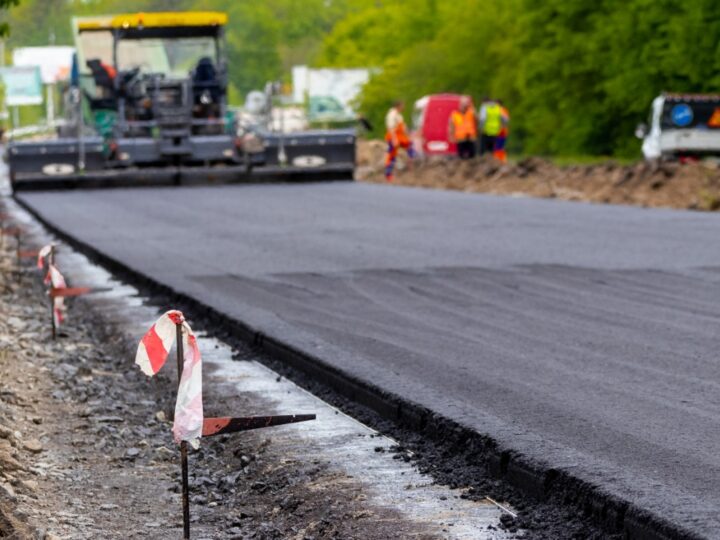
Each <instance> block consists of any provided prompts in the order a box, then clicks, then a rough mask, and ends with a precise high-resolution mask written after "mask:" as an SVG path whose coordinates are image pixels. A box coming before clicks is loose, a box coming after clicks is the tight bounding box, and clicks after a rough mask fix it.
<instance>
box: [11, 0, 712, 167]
mask: <svg viewBox="0 0 720 540" xmlns="http://www.w3.org/2000/svg"><path fill="white" fill-rule="evenodd" d="M16 4H17V0H0V15H1V16H0V22H5V23H8V22H9V23H10V27H11V29H12V32H11V35H10V37H9V41H8V44H9V46H10V48H12V47H16V46H27V45H44V44H48V43H51V42H53V41H54V42H55V43H57V44H70V43H72V36H71V35H70V23H69V20H70V17H71V16H72V15H73V14H74V15H93V14H112V13H121V12H131V11H160V10H170V11H178V10H184V9H198V10H210V9H215V10H220V11H226V12H228V14H229V16H230V23H229V26H228V46H229V47H228V56H229V60H230V77H231V88H230V96H231V99H232V100H233V101H234V102H235V103H237V102H239V101H241V100H242V98H243V97H244V95H245V94H246V93H247V91H249V90H251V89H254V88H262V87H263V86H264V84H265V82H266V81H268V80H275V79H285V80H287V77H288V76H289V71H290V67H291V66H293V65H295V64H300V63H314V64H315V65H319V66H334V67H370V68H376V69H375V72H374V73H375V75H374V76H373V77H372V79H371V81H370V82H369V83H368V84H367V85H366V87H365V88H364V91H363V93H362V95H361V96H360V98H359V106H360V108H361V110H362V112H363V113H364V114H365V115H366V116H368V117H369V118H370V119H371V121H372V122H373V124H374V125H375V126H377V127H378V129H380V128H381V127H382V123H383V122H382V118H383V116H384V114H385V112H386V111H387V108H388V107H389V105H390V103H391V102H392V101H393V100H395V99H398V98H401V99H404V100H405V101H406V102H407V103H408V104H412V103H413V102H414V100H416V99H417V98H419V97H421V96H423V95H425V94H429V93H436V92H459V93H467V94H471V95H472V96H473V97H474V98H475V100H476V101H477V100H478V99H479V98H480V97H481V96H483V95H491V96H495V97H498V98H502V99H503V101H504V102H505V103H506V104H507V105H508V107H509V109H510V112H511V114H512V131H511V137H510V140H509V142H510V148H511V150H514V151H516V152H523V153H539V154H548V155H566V156H572V155H583V154H594V155H615V156H632V155H637V153H638V151H639V144H638V141H637V140H636V139H634V137H633V131H634V127H635V125H636V124H637V123H638V122H639V121H642V120H644V119H645V118H646V116H647V111H648V110H649V105H650V102H651V100H652V98H653V97H654V96H656V95H658V94H659V93H660V92H662V91H677V92H713V91H715V92H717V91H720V2H717V0H596V1H594V2H589V1H587V0H543V1H542V2H539V1H537V0H454V1H453V2H447V1H442V0H264V1H262V2H259V1H257V0H22V1H21V2H20V4H19V5H16ZM13 5H15V7H12V9H10V10H9V11H8V12H5V13H3V12H2V11H1V9H2V8H7V7H9V6H13ZM380 134H381V133H378V135H380Z"/></svg>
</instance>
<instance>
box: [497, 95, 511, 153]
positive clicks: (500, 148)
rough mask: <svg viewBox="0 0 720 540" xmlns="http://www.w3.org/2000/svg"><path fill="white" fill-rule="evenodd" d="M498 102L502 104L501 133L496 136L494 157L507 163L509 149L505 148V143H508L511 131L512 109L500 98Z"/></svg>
mask: <svg viewBox="0 0 720 540" xmlns="http://www.w3.org/2000/svg"><path fill="white" fill-rule="evenodd" d="M497 104H498V105H499V106H500V125H501V128H500V133H498V134H497V137H495V143H494V148H493V157H494V158H495V159H497V160H498V161H502V162H503V163H507V151H506V150H505V144H506V143H507V136H508V133H509V132H510V111H508V110H507V107H505V105H503V102H502V101H500V100H499V99H498V100H497Z"/></svg>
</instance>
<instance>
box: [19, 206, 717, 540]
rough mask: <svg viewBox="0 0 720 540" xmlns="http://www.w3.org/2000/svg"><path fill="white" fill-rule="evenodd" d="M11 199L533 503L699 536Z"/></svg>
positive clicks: (636, 534)
mask: <svg viewBox="0 0 720 540" xmlns="http://www.w3.org/2000/svg"><path fill="white" fill-rule="evenodd" d="M14 199H15V201H16V202H17V203H18V204H19V205H20V206H21V207H22V208H24V209H25V210H26V211H27V212H29V213H30V214H31V215H32V216H33V217H34V218H35V219H37V220H38V222H40V223H41V224H42V225H43V226H45V227H46V228H47V229H48V231H50V232H52V233H53V234H55V235H56V236H57V237H58V238H60V239H61V240H63V241H65V242H67V243H68V244H69V245H70V246H72V247H73V248H75V249H77V250H78V251H80V252H82V253H83V254H84V255H86V256H87V257H88V258H90V259H91V260H93V261H95V262H97V263H99V264H101V265H102V266H104V267H105V268H107V269H108V270H109V271H111V272H112V273H113V274H115V275H116V276H118V277H120V278H122V279H123V280H124V281H126V282H127V283H130V284H132V285H134V286H136V287H138V288H139V289H140V290H141V291H143V292H144V293H145V292H146V293H148V296H150V297H152V296H156V295H158V294H159V295H161V296H162V297H164V298H167V299H168V300H170V301H172V303H173V305H179V306H180V307H182V308H184V310H185V311H186V312H189V313H193V315H194V316H193V319H196V320H197V319H198V318H200V319H202V320H204V321H205V323H206V324H205V325H204V326H205V328H202V326H203V325H196V326H201V329H204V330H208V331H209V333H211V334H213V335H215V336H217V337H218V338H221V339H224V340H226V341H230V342H232V340H234V339H240V340H241V341H242V342H244V343H246V344H250V345H252V346H253V347H255V348H256V349H257V350H259V351H261V352H262V353H264V354H265V355H267V357H269V358H272V359H275V360H277V361H278V362H279V363H280V364H281V365H284V366H289V368H290V370H289V371H288V370H284V373H283V374H287V375H288V376H289V378H293V379H295V377H293V376H292V375H293V374H295V370H296V371H297V372H298V373H299V375H300V380H296V382H298V383H299V384H301V386H302V385H303V380H302V378H303V376H304V377H308V378H310V379H311V381H313V382H315V383H319V384H320V385H321V386H325V387H328V388H329V389H330V391H331V392H336V393H337V394H339V395H340V396H342V397H343V398H344V399H347V400H349V401H351V402H354V403H357V404H359V405H361V406H364V407H367V408H369V409H371V410H372V411H373V412H375V413H377V414H378V415H380V416H381V417H382V418H384V419H386V420H388V421H390V422H392V423H394V424H397V425H398V426H400V427H402V428H404V429H409V430H411V431H413V432H415V433H417V434H418V435H420V436H422V437H427V438H430V439H431V440H432V441H434V442H435V443H436V444H439V445H441V446H442V447H443V448H445V449H447V450H449V451H452V452H460V453H463V454H464V455H465V456H466V457H467V458H468V459H469V460H472V459H475V460H477V459H481V460H482V461H483V462H484V463H485V465H486V467H487V471H488V473H489V474H490V475H491V476H493V477H494V478H497V479H498V480H500V481H502V482H505V483H507V484H509V485H510V486H512V487H515V488H517V489H518V490H519V491H520V492H522V493H523V494H525V495H527V496H529V497H530V498H532V499H534V500H537V501H539V502H547V503H551V504H558V505H562V506H565V507H571V508H573V509H574V510H575V511H577V512H579V513H580V514H581V515H582V516H584V517H586V518H588V519H589V520H590V521H591V522H592V523H594V524H595V525H597V526H598V527H600V528H601V529H602V530H604V531H606V532H607V533H609V534H612V535H622V537H623V538H627V539H629V540H636V539H637V540H702V539H703V537H702V536H698V535H697V534H695V533H693V532H691V531H688V530H686V529H684V528H682V527H680V526H678V525H676V524H674V523H671V522H669V521H667V520H665V519H664V518H663V517H662V516H658V515H656V514H654V513H650V512H648V511H646V510H644V509H642V508H640V507H637V506H636V505H633V504H632V503H631V502H628V501H626V500H623V499H621V498H619V497H617V496H615V495H612V494H610V493H607V492H606V491H605V490H603V489H602V488H601V487H599V486H596V485H594V484H592V483H590V482H587V481H585V480H582V479H580V478H577V477H575V476H573V475H570V474H567V473H566V472H564V471H558V470H556V469H553V468H551V467H549V466H548V465H547V464H543V463H538V462H536V461H535V460H531V459H529V458H528V457H527V456H525V455H523V454H520V453H518V452H515V451H514V450H513V449H512V448H503V447H501V445H500V444H498V443H497V441H495V440H494V439H493V438H492V437H490V436H488V435H487V434H482V433H479V432H477V431H475V430H473V429H471V428H468V427H466V426H463V425H461V424H459V423H458V422H455V421H454V420H451V419H449V418H447V417H444V416H442V415H439V414H436V413H434V412H433V411H431V410H429V409H427V408H426V407H423V406H420V405H418V404H416V403H414V402H412V401H409V400H407V399H405V398H402V397H401V396H398V395H394V394H391V393H388V392H386V391H384V390H382V389H381V388H379V387H377V386H375V385H373V384H370V383H368V382H366V381H363V380H359V379H357V378H355V377H353V376H350V375H348V374H346V373H344V372H342V371H341V370H339V369H337V368H335V367H333V366H330V365H328V364H327V363H326V362H325V361H323V360H322V359H320V358H318V357H316V356H314V355H311V354H308V353H307V352H306V351H302V350H298V349H296V348H294V347H291V346H289V345H287V344H286V343H284V342H283V340H282V338H281V337H279V336H269V335H266V334H263V333H261V332H258V331H256V330H254V329H253V328H252V327H251V326H250V325H248V324H247V323H246V322H244V321H241V320H238V319H235V318H232V317H230V316H228V315H226V314H224V313H221V312H218V311H217V310H215V309H214V308H212V307H210V306H208V305H206V304H204V303H202V302H201V301H200V300H198V299H196V298H194V297H192V296H190V295H187V294H184V293H182V292H179V291H176V290H174V289H173V288H172V287H169V286H167V285H165V284H163V283H160V282H158V281H156V280H154V279H152V278H150V277H148V276H146V275H144V274H142V273H140V272H138V271H136V270H134V269H132V268H130V267H128V266H126V265H125V264H124V263H123V262H121V261H119V260H117V259H114V258H112V257H109V256H107V255H105V254H104V253H102V252H100V251H98V250H96V249H95V248H94V247H92V246H91V245H89V244H87V243H85V242H82V241H80V240H78V239H76V238H74V237H73V236H71V235H70V234H68V233H66V232H65V231H63V230H62V229H60V228H58V227H57V226H55V225H54V224H53V223H52V222H50V221H48V220H46V219H45V218H44V217H43V216H42V215H41V214H40V213H39V212H37V211H36V210H35V209H34V208H33V207H32V206H31V205H30V204H28V203H26V202H25V201H24V200H23V199H22V198H21V197H18V196H15V197H14ZM210 329H212V330H210ZM278 362H273V361H272V360H271V361H270V363H271V364H272V365H271V367H273V368H275V367H277V365H278Z"/></svg>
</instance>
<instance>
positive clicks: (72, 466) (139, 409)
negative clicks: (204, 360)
mask: <svg viewBox="0 0 720 540" xmlns="http://www.w3.org/2000/svg"><path fill="white" fill-rule="evenodd" d="M3 254H4V255H5V256H4V257H3V258H2V262H3V263H5V264H4V270H3V272H2V273H1V274H0V288H1V289H2V293H1V294H0V311H1V312H2V313H3V314H4V316H3V317H2V318H0V380H2V383H1V384H0V479H1V480H0V505H2V510H3V511H4V515H5V518H4V519H3V520H2V521H3V522H4V529H5V531H4V532H5V533H6V535H9V534H10V533H12V534H14V535H15V537H18V538H41V539H42V538H47V539H54V538H72V539H96V538H157V539H164V538H173V539H174V538H179V537H180V536H181V532H180V531H181V514H180V494H179V490H180V480H179V466H178V452H177V449H176V447H175V446H174V444H173V443H172V439H171V435H170V425H169V423H168V422H167V421H166V420H165V418H166V417H167V415H168V412H169V409H170V408H171V406H172V403H173V399H174V393H173V391H172V388H173V386H174V384H173V381H172V380H170V378H168V375H164V374H160V375H159V378H158V379H157V380H148V379H146V378H145V377H144V376H143V375H142V374H141V373H140V372H139V371H138V370H137V369H135V367H134V366H132V364H131V360H132V358H133V357H134V350H133V348H132V344H130V343H129V342H128V340H127V339H126V338H124V337H122V336H114V334H113V332H112V327H111V325H110V326H108V324H107V323H109V321H104V320H103V318H102V315H101V314H99V313H93V312H92V311H90V310H88V309H87V305H83V306H82V307H83V309H78V308H77V307H76V308H74V309H73V307H74V306H71V308H70V311H69V320H68V324H67V325H64V326H63V327H62V328H61V332H60V334H59V337H58V339H57V340H56V341H52V340H51V339H50V325H49V318H48V306H47V300H46V298H45V291H44V289H43V287H42V286H41V285H40V277H39V275H38V274H37V272H36V271H34V270H33V269H31V268H27V267H26V268H25V270H24V272H23V275H22V278H21V280H20V281H17V280H16V277H15V275H14V273H13V271H14V269H13V263H14V261H13V260H12V257H11V253H9V252H7V251H5V252H4V253H3ZM208 405H209V406H208V413H209V414H212V412H213V407H214V408H216V409H217V408H222V409H224V410H227V408H228V407H229V408H230V409H232V410H251V409H253V408H257V406H258V404H257V402H256V401H254V402H250V401H249V397H244V396H241V395H238V396H235V397H234V398H233V399H232V400H230V401H226V400H224V401H223V403H222V407H219V404H213V403H212V402H211V403H209V404H208ZM215 412H216V413H217V412H218V411H215ZM190 471H191V475H190V485H191V493H192V498H191V502H192V528H193V538H238V539H239V538H261V539H266V538H267V539H271V538H273V539H274V538H298V539H312V538H428V539H430V538H438V537H442V535H440V536H438V535H436V534H430V533H427V531H424V530H422V529H420V528H419V527H418V525H417V524H415V523H412V522H410V521H408V520H406V519H404V518H403V516H401V515H400V514H399V513H395V512H393V511H392V510H388V509H385V508H375V507H373V506H372V505H371V504H367V503H366V502H365V500H366V498H367V496H366V495H365V493H364V491H363V488H362V486H361V485H360V484H357V483H354V482H352V480H351V479H348V478H343V477H341V476H342V475H339V474H338V472H337V471H335V470H332V469H331V468H329V467H328V466H327V464H325V463H323V462H322V461H321V460H315V459H312V458H311V457H310V458H308V457H307V456H303V457H302V458H300V457H294V456H293V455H289V454H287V453H285V452H284V451H283V448H276V447H275V446H274V445H273V442H272V435H268V434H267V433H262V432H249V433H247V434H243V436H242V437H236V436H231V435H227V436H220V437H218V438H215V439H208V440H203V444H202V446H201V448H200V450H198V451H195V452H191V455H190ZM0 524H1V523H0Z"/></svg>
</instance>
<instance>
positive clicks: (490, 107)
mask: <svg viewBox="0 0 720 540" xmlns="http://www.w3.org/2000/svg"><path fill="white" fill-rule="evenodd" d="M403 108H404V103H403V102H402V101H396V102H395V103H393V106H392V107H391V108H390V110H389V111H388V113H387V115H386V117H385V127H386V134H385V142H386V143H387V152H386V154H385V178H386V179H387V181H388V182H392V181H393V178H394V171H395V163H396V161H397V156H398V152H399V150H400V149H404V150H405V151H406V152H407V155H408V157H409V158H410V160H411V161H410V163H412V159H413V158H414V157H415V151H414V149H413V145H412V142H411V140H410V137H409V136H408V130H407V126H406V125H405V120H404V119H403V115H402V111H403ZM509 126H510V113H509V111H508V109H507V108H506V107H505V106H504V105H503V103H502V102H501V101H500V100H499V99H490V98H488V97H485V98H483V100H482V103H481V105H480V111H479V112H478V113H476V112H475V108H474V107H473V104H472V101H471V99H470V98H469V97H468V96H463V97H461V98H460V100H459V102H458V107H457V109H456V110H454V111H452V113H451V114H450V118H449V120H448V141H449V142H450V143H454V144H455V145H456V147H457V156H458V157H459V158H460V159H470V158H473V157H475V156H476V155H477V154H480V155H484V154H490V155H492V156H493V157H494V158H496V159H498V160H499V161H502V162H503V163H504V162H506V161H507V152H506V151H505V143H506V141H507V136H508V131H509Z"/></svg>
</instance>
